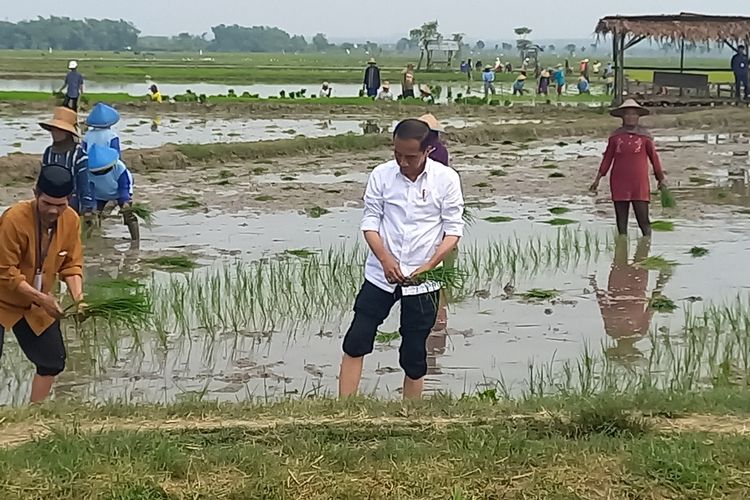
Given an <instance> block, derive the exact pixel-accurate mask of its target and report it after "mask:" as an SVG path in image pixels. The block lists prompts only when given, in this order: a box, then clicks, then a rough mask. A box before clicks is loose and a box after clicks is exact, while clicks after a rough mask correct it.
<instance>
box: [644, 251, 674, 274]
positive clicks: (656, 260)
mask: <svg viewBox="0 0 750 500" xmlns="http://www.w3.org/2000/svg"><path fill="white" fill-rule="evenodd" d="M635 264H636V266H638V267H640V268H641V269H648V270H649V271H669V270H670V269H672V268H673V267H674V266H676V265H677V262H675V261H673V260H667V259H665V258H664V257H662V256H661V255H652V256H651V257H647V258H645V259H643V260H642V261H640V262H636V263H635Z"/></svg>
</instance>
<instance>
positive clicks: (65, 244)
mask: <svg viewBox="0 0 750 500" xmlns="http://www.w3.org/2000/svg"><path fill="white" fill-rule="evenodd" d="M35 213H36V201H34V200H31V201H22V202H19V203H17V204H15V205H13V206H12V207H10V208H9V209H7V210H6V211H5V212H4V213H3V214H2V216H0V325H2V326H3V327H5V329H6V330H8V329H10V328H12V327H13V326H14V325H15V324H16V323H18V322H19V321H20V320H21V318H25V319H26V321H27V322H28V323H29V326H31V329H32V330H34V333H36V334H37V335H41V334H42V333H43V332H44V331H45V330H46V329H47V328H49V326H50V325H52V323H54V319H53V318H52V317H51V316H49V315H48V314H47V313H45V312H44V310H42V309H41V308H39V307H37V306H35V305H34V304H32V302H31V301H30V300H29V299H27V298H26V297H25V296H23V295H21V294H20V293H18V290H17V289H18V286H19V285H20V284H21V283H22V282H23V281H26V282H27V283H28V284H30V285H31V286H34V274H35V273H36V269H35V267H36V263H35V260H36V248H37V247H36V225H35ZM70 276H83V246H82V245H81V222H80V219H79V217H78V214H77V213H76V212H75V210H73V209H72V208H70V207H67V208H66V209H65V211H64V212H63V213H62V214H61V215H60V217H59V218H58V219H57V229H56V230H55V233H54V235H53V236H52V241H51V242H50V246H49V250H48V252H47V257H46V258H45V260H44V264H43V266H42V292H44V293H49V292H51V291H52V290H53V289H54V286H55V284H56V282H57V279H58V277H59V279H61V280H64V279H65V278H67V277H70Z"/></svg>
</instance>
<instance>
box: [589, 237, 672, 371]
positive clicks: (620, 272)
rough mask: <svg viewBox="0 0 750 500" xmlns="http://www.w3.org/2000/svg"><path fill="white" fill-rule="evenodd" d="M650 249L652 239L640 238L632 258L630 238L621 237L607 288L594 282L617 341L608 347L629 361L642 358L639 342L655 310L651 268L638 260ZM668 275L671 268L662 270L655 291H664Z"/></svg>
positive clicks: (608, 329)
mask: <svg viewBox="0 0 750 500" xmlns="http://www.w3.org/2000/svg"><path fill="white" fill-rule="evenodd" d="M650 250H651V239H650V238H641V239H639V240H638V244H637V246H636V249H635V254H634V256H633V260H632V262H631V261H630V259H629V251H630V242H629V241H628V239H627V238H619V239H618V240H617V243H616V245H615V256H614V260H613V262H612V267H611V268H610V271H609V278H608V280H607V288H606V289H601V288H599V286H598V285H597V282H596V280H595V279H594V280H593V282H592V284H593V285H594V286H595V289H596V296H597V302H598V303H599V309H600V311H601V314H602V319H603V320H604V330H605V332H606V333H607V335H608V336H609V337H610V338H612V339H613V340H614V341H615V345H614V346H613V347H609V348H607V349H606V351H605V354H606V355H607V357H609V358H610V359H613V360H618V361H621V362H625V363H630V362H633V361H637V360H639V359H641V358H643V353H642V352H641V351H640V349H638V347H637V346H636V344H637V342H638V341H639V340H641V339H643V338H644V337H646V336H647V335H648V333H649V329H650V326H651V319H652V318H653V315H654V311H653V309H651V308H650V307H649V294H648V278H649V271H648V270H647V269H644V268H643V267H640V266H639V265H638V263H640V262H643V261H644V260H645V259H647V258H648V256H649V253H650ZM669 278H671V273H670V272H669V271H667V270H661V271H659V276H658V278H657V280H656V287H655V288H654V292H655V293H656V292H661V291H662V290H663V289H664V287H665V286H666V284H667V282H668V281H669Z"/></svg>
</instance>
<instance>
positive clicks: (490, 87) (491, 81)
mask: <svg viewBox="0 0 750 500" xmlns="http://www.w3.org/2000/svg"><path fill="white" fill-rule="evenodd" d="M482 81H483V82H484V98H485V99H487V98H488V97H489V95H490V93H492V95H495V72H494V71H492V66H490V65H487V66H485V67H484V72H483V73H482Z"/></svg>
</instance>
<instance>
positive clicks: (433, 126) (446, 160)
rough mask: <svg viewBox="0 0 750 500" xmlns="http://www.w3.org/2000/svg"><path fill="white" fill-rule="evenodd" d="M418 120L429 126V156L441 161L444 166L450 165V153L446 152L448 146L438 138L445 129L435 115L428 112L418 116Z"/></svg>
mask: <svg viewBox="0 0 750 500" xmlns="http://www.w3.org/2000/svg"><path fill="white" fill-rule="evenodd" d="M419 120H420V121H422V122H424V123H426V124H427V126H428V127H430V136H429V138H428V146H429V148H430V153H429V158H430V159H431V160H435V161H436V162H438V163H442V164H443V165H445V166H446V167H448V166H450V155H449V154H448V148H446V147H445V144H443V143H442V141H441V140H440V134H441V133H442V132H445V129H444V128H443V126H442V125H440V122H439V121H438V119H437V118H435V115H433V114H431V113H428V114H426V115H422V116H420V117H419Z"/></svg>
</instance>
